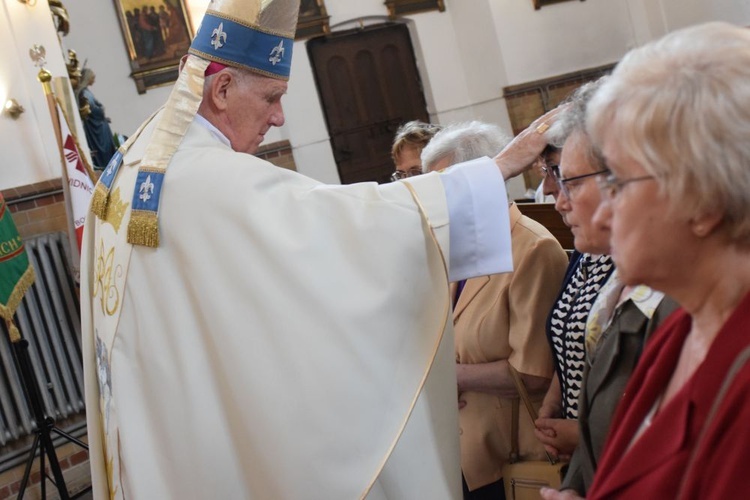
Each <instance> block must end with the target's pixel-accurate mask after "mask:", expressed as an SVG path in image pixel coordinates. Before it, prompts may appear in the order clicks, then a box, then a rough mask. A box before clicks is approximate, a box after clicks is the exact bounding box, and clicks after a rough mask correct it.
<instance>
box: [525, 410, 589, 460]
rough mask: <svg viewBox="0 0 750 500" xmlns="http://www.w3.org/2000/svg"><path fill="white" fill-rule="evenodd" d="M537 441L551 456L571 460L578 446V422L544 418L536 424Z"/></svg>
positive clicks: (539, 419)
mask: <svg viewBox="0 0 750 500" xmlns="http://www.w3.org/2000/svg"><path fill="white" fill-rule="evenodd" d="M534 425H535V426H536V429H534V434H536V437H537V439H539V441H541V442H542V444H543V445H544V449H546V450H547V453H549V454H550V455H552V456H554V457H557V458H562V459H566V460H567V459H570V455H572V454H573V451H575V449H576V446H578V421H577V420H571V419H565V418H543V417H540V418H538V419H537V420H536V422H534Z"/></svg>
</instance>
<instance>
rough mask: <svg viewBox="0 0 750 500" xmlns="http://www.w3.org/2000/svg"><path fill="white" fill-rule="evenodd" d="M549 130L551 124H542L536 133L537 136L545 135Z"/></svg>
mask: <svg viewBox="0 0 750 500" xmlns="http://www.w3.org/2000/svg"><path fill="white" fill-rule="evenodd" d="M547 129H549V124H547V123H542V124H541V125H539V126H538V127H537V128H536V133H537V134H543V133H545V132H546V131H547Z"/></svg>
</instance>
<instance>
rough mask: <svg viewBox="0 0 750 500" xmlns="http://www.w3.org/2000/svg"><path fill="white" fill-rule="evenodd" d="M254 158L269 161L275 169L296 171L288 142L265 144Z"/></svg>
mask: <svg viewBox="0 0 750 500" xmlns="http://www.w3.org/2000/svg"><path fill="white" fill-rule="evenodd" d="M255 156H257V157H258V158H262V159H264V160H266V161H270V162H271V163H273V164H274V165H276V166H277V167H282V168H286V169H289V170H295V171H296V170H297V165H296V164H295V163H294V156H292V146H291V144H289V141H279V142H274V143H272V144H267V145H265V146H263V147H261V148H260V149H259V150H258V152H257V153H256V155H255Z"/></svg>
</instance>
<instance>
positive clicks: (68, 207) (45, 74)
mask: <svg viewBox="0 0 750 500" xmlns="http://www.w3.org/2000/svg"><path fill="white" fill-rule="evenodd" d="M42 50H44V48H42ZM42 64H44V60H43V59H42ZM36 79H37V80H39V83H41V84H42V90H43V91H44V97H45V99H46V101H47V110H48V111H49V116H50V119H51V120H52V130H54V132H55V139H56V140H57V150H58V152H59V154H60V164H61V165H62V185H63V194H64V196H63V198H64V200H65V212H66V213H68V214H72V213H73V206H72V202H71V200H70V189H69V188H68V185H69V183H70V179H69V178H68V170H67V169H66V168H65V156H64V153H63V142H62V132H61V130H60V115H58V114H57V103H56V102H55V94H54V93H53V92H52V73H50V72H49V71H47V70H46V69H45V68H44V66H43V65H42V66H40V68H39V73H37V75H36ZM67 219H68V240H69V241H70V244H71V246H73V247H74V248H75V251H73V252H71V255H70V258H71V261H72V262H71V264H72V267H73V269H74V270H75V275H76V277H77V276H78V274H79V270H80V268H81V262H80V254H81V249H80V248H78V241H77V239H76V233H75V226H74V223H73V220H72V218H71V217H67Z"/></svg>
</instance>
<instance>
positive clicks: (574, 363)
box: [549, 254, 615, 418]
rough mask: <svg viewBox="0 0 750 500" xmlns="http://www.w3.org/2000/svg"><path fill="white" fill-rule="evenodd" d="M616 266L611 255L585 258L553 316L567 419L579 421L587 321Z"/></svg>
mask: <svg viewBox="0 0 750 500" xmlns="http://www.w3.org/2000/svg"><path fill="white" fill-rule="evenodd" d="M614 268H615V265H614V263H613V262H612V258H611V257H610V256H608V255H590V254H583V255H582V256H581V258H580V260H579V261H578V267H577V268H576V270H575V272H573V273H572V276H571V277H570V279H569V281H568V283H567V285H565V288H564V290H563V291H562V293H561V294H560V297H559V298H558V299H557V302H556V303H555V307H554V309H552V313H551V314H550V323H549V326H550V329H549V335H550V341H551V343H552V350H553V352H554V356H555V365H556V367H557V372H558V376H559V377H560V384H561V385H560V388H561V392H562V416H563V418H578V396H579V395H580V393H581V383H582V381H583V368H584V366H585V364H586V348H585V340H586V320H587V319H588V315H589V311H590V310H591V306H592V304H593V303H594V301H595V300H596V296H597V295H598V294H599V290H600V289H601V287H602V285H603V284H604V283H605V282H606V281H607V278H609V275H610V274H612V271H613V270H614Z"/></svg>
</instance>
